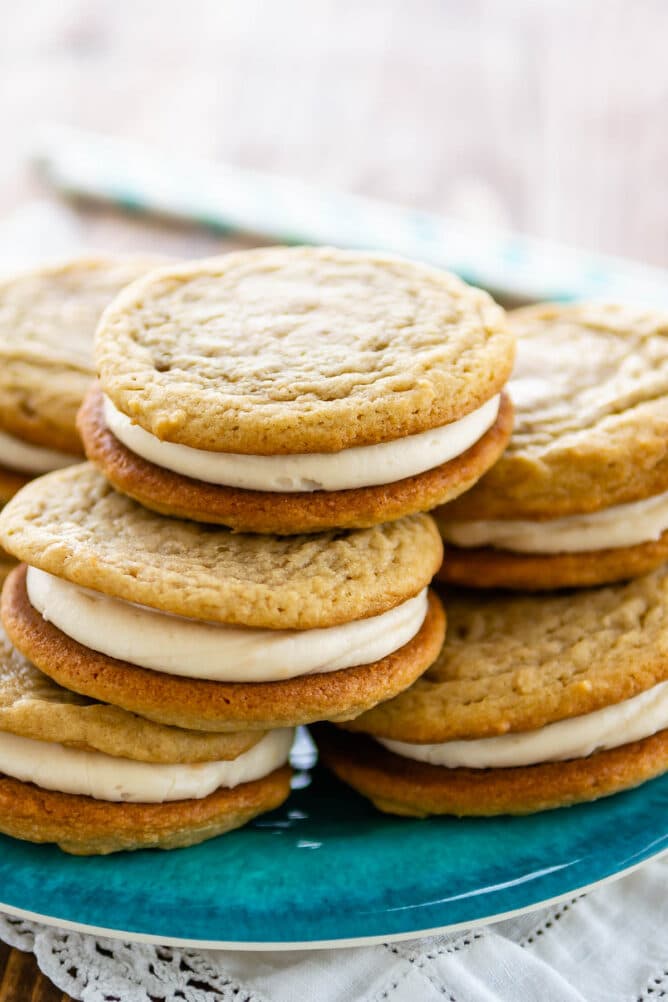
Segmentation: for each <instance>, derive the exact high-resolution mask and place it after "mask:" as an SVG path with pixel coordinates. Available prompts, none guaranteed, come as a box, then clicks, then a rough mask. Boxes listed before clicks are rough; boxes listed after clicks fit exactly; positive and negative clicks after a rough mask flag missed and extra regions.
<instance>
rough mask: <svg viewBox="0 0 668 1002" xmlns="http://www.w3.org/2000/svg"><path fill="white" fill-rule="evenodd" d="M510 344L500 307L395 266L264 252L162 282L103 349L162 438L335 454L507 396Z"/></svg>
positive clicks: (130, 303)
mask: <svg viewBox="0 0 668 1002" xmlns="http://www.w3.org/2000/svg"><path fill="white" fill-rule="evenodd" d="M513 353H514V342H513V338H512V335H511V334H510V333H509V332H508V330H507V328H506V325H505V321H504V313H503V311H502V310H501V308H500V307H498V306H497V305H496V304H495V303H494V302H493V301H492V299H491V298H490V297H489V296H488V295H487V294H486V293H484V292H481V291H480V290H478V289H472V288H470V287H469V286H467V285H465V284H464V283H463V282H461V281H460V280H459V279H457V278H455V277H454V276H452V275H448V274H447V273H445V272H443V271H440V270H438V269H435V268H431V267H428V266H426V265H422V264H415V263H412V262H410V261H405V260H402V259H399V258H395V257H390V256H388V255H381V254H371V253H362V252H357V251H343V250H336V249H331V248H313V247H299V248H286V247H271V248H263V249H260V250H253V251H243V252H239V253H234V254H227V255H225V256H223V257H218V258H211V259H209V260H205V261H197V262H194V263H190V264H179V265H172V266H169V267H166V268H162V269H160V270H157V271H154V272H153V273H151V274H150V275H148V276H146V277H145V278H144V279H143V280H141V281H139V282H138V283H137V284H136V285H134V286H133V287H132V288H131V289H127V290H125V292H123V293H121V294H120V295H119V296H118V297H117V298H116V300H115V301H114V303H113V304H112V305H111V306H110V307H109V308H108V309H107V310H106V312H105V314H104V317H103V318H102V321H101V323H100V326H99V327H98V331H97V335H96V362H97V370H98V375H99V377H100V381H101V383H102V388H103V390H104V392H105V393H106V394H107V396H108V397H110V399H111V400H112V402H113V403H114V404H115V406H116V407H117V408H118V409H119V410H120V411H122V412H123V413H124V414H126V415H128V416H129V417H131V418H132V419H133V421H135V422H136V423H138V424H139V425H140V426H141V427H142V428H144V429H145V430H146V431H148V432H150V433H152V434H153V435H155V436H157V437H158V438H159V439H162V440H166V441H169V442H174V443H180V444H183V445H186V446H190V447H191V448H194V449H201V450H208V451H214V452H231V453H248V454H251V455H258V456H262V455H280V454H285V453H312V452H338V451H339V450H342V449H348V448H351V447H355V446H361V445H373V444H378V443H381V442H388V441H391V440H394V439H397V438H402V437H405V436H408V435H414V434H417V433H419V432H423V431H426V430H428V429H432V428H436V427H439V426H441V425H444V424H447V423H449V422H453V421H457V420H459V419H460V418H462V417H463V416H465V415H467V414H469V413H470V412H472V411H474V410H476V409H477V408H479V407H480V406H481V405H482V404H484V403H485V402H486V401H488V400H489V399H490V398H492V397H493V396H494V395H495V394H497V393H499V391H500V390H501V389H502V387H503V384H504V383H505V382H506V380H507V378H508V376H509V374H510V370H511V367H512V362H513Z"/></svg>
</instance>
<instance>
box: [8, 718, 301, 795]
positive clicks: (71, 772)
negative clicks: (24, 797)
mask: <svg viewBox="0 0 668 1002" xmlns="http://www.w3.org/2000/svg"><path fill="white" fill-rule="evenodd" d="M293 738H294V731H293V730H292V728H283V729H281V730H276V731H270V732H269V734H266V735H265V736H264V737H263V738H262V739H261V740H260V741H258V743H257V744H256V745H254V747H253V748H251V749H250V750H249V751H247V752H244V753H243V755H239V757H238V758H235V759H234V760H232V761H230V762H199V763H197V764H196V765H156V764H153V763H149V762H134V761H132V760H131V759H128V758H114V757H113V756H112V755H104V754H103V753H102V752H97V751H82V750H81V749H79V748H67V747H65V745H59V744H55V743H53V742H51V741H34V740H33V739H32V738H22V737H18V736H17V735H16V734H7V733H5V732H1V733H0V773H4V774H5V775H6V776H13V777H14V779H20V780H21V781H22V782H24V783H34V784H35V785H36V786H39V787H41V788H42V789H43V790H56V791H57V792H58V793H75V794H80V795H82V796H84V797H94V798H95V800H111V801H124V802H126V803H135V804H164V803H167V802H168V801H171V800H201V798H202V797H208V796H209V794H211V793H214V792H215V791H216V790H218V789H220V787H226V788H228V789H232V788H233V787H235V786H239V785H240V784H241V783H250V782H252V781H253V780H254V779H262V777H263V776H268V775H269V774H270V773H271V772H273V771H274V770H275V769H278V768H279V767H280V766H282V765H284V764H285V763H286V762H287V760H288V756H289V754H290V748H291V747H292V742H293Z"/></svg>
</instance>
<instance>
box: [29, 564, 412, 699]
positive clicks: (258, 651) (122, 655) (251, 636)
mask: <svg viewBox="0 0 668 1002" xmlns="http://www.w3.org/2000/svg"><path fill="white" fill-rule="evenodd" d="M27 590H28V598H29V599H30V602H31V604H32V605H33V606H34V608H35V609H37V611H38V612H40V613H41V614H42V616H43V617H44V618H45V619H46V620H48V622H50V623H53V624H54V626H57V627H58V629H59V630H62V631H63V633H66V634H67V636H68V637H72V639H73V640H76V641H77V642H78V643H80V644H83V645H84V647H89V648H91V649H92V650H94V651H99V652H100V653H101V654H106V655H108V656H109V657H112V658H116V659H118V660H119V661H129V662H130V663H131V664H134V665H139V666H140V667H142V668H151V669H153V670H155V671H162V672H166V673H167V674H169V675H182V676H185V677H186V678H203V679H211V680H214V681H217V682H275V681H279V680H281V679H288V678H295V677H296V676H298V675H311V674H317V673H320V672H330V671H338V670H339V669H340V668H354V667H356V666H357V665H365V664H371V663H372V662H373V661H380V660H381V658H384V657H386V656H387V655H388V654H391V653H392V652H393V651H396V650H398V649H399V648H400V647H403V646H404V644H407V643H408V641H409V640H412V638H413V637H414V636H415V635H416V633H418V631H419V630H420V627H421V626H422V624H423V622H424V619H425V616H426V615H427V605H428V599H427V589H426V588H424V589H423V590H422V591H421V592H420V593H419V594H418V595H416V596H414V598H411V599H409V600H408V601H407V602H403V603H402V604H401V605H398V606H396V607H395V608H394V609H390V610H389V611H388V612H384V613H382V614H381V615H380V616H371V617H370V618H368V619H357V620H354V621H353V622H351V623H344V624H343V625H341V626H330V627H327V628H325V629H319V630H265V629H255V628H251V627H245V626H226V625H224V624H219V623H205V622H198V621H197V620H194V619H185V618H183V617H181V616H172V615H169V613H164V612H157V611H156V610H154V609H149V608H147V607H146V606H143V605H134V604H133V603H130V602H124V601H122V600H121V599H117V598H111V597H110V596H108V595H103V594H102V593H101V592H96V591H90V590H89V589H88V588H81V587H79V586H78V585H75V584H72V583H71V582H69V581H64V580H63V579H62V578H57V577H54V576H53V575H52V574H47V573H46V572H45V571H40V570H38V569H37V568H36V567H29V568H28V575H27Z"/></svg>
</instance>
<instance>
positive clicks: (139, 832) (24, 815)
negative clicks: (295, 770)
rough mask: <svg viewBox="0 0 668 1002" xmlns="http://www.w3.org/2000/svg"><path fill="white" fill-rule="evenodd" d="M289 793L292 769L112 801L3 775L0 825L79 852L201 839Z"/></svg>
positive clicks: (97, 852)
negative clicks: (189, 791) (185, 791)
mask: <svg viewBox="0 0 668 1002" xmlns="http://www.w3.org/2000/svg"><path fill="white" fill-rule="evenodd" d="M289 793H290V769H289V768H288V767H287V766H284V767H283V768H281V769H277V770H275V771H274V772H272V773H271V774H270V775H269V776H265V777H264V778H263V779H257V780H255V781H254V782H252V783H242V784H241V785H240V786H237V787H235V788H234V789H219V790H216V792H215V793H212V794H210V795H209V796H208V797H204V798H202V799H201V800H178V801H173V802H170V803H164V804H135V803H110V802H107V801H102V800H94V799H93V798H92V797H82V796H75V795H73V794H66V793H57V792H54V791H51V790H42V789H40V788H39V787H37V786H34V785H33V784H32V783H22V782H20V781H19V780H16V779H11V778H9V777H6V776H2V775H0V831H2V832H3V833H4V834H5V835H11V836H13V837H14V838H19V839H25V840H27V841H29V842H56V843H57V844H58V845H59V846H60V848H61V849H63V850H64V851H65V852H69V853H72V854H74V855H76V856H91V855H104V854H107V853H111V852H120V851H122V850H131V849H178V848H181V847H182V846H188V845H196V844H197V843H199V842H204V841H205V840H206V839H210V838H214V837H215V836H216V835H221V834H222V833H223V832H227V831H230V830H231V829H233V828H240V827H241V826H242V825H245V824H246V823H247V822H248V821H250V820H251V818H254V817H256V816H257V815H258V814H263V813H264V812H265V811H271V810H274V808H276V807H279V806H280V805H281V804H282V803H283V801H284V800H285V799H286V798H287V796H288V794H289Z"/></svg>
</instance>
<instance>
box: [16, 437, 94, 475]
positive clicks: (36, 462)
mask: <svg viewBox="0 0 668 1002" xmlns="http://www.w3.org/2000/svg"><path fill="white" fill-rule="evenodd" d="M80 462H81V456H72V455H70V454H69V453H67V452H59V451H58V450H57V449H45V448H43V447H42V446H41V445H33V444H32V443H31V442H24V441H23V439H20V438H14V436H13V435H9V434H8V433H7V432H6V431H0V466H6V467H8V469H10V470H16V471H17V472H18V473H29V474H35V476H37V475H38V474H40V473H50V472H51V470H60V469H62V468H63V467H64V466H71V465H72V464H73V463H80Z"/></svg>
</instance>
